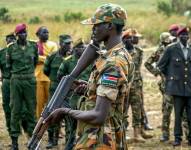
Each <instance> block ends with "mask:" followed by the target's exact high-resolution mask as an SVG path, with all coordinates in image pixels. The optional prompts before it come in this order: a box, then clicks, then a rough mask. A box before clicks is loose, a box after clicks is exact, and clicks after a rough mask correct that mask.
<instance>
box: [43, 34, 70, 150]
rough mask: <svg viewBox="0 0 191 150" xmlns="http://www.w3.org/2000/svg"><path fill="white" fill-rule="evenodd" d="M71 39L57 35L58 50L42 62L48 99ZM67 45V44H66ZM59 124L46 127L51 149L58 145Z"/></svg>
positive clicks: (53, 89)
mask: <svg viewBox="0 0 191 150" xmlns="http://www.w3.org/2000/svg"><path fill="white" fill-rule="evenodd" d="M71 42H72V39H71V37H70V36H69V35H60V36H59V45H60V48H59V50H58V51H56V52H54V53H52V54H51V55H50V56H48V57H47V58H46V60H45V64H44V74H45V75H47V76H48V77H49V79H50V81H51V82H50V88H49V100H50V99H51V97H52V96H53V94H54V91H55V90H56V88H57V86H58V84H59V80H58V79H57V72H58V69H59V67H60V65H61V63H62V62H63V60H64V58H65V56H66V52H67V51H68V50H70V49H71ZM66 45H67V46H66ZM59 129H60V125H59V124H55V125H52V126H51V127H49V129H48V145H47V147H46V148H47V149H51V148H53V147H54V146H57V145H58V135H59Z"/></svg>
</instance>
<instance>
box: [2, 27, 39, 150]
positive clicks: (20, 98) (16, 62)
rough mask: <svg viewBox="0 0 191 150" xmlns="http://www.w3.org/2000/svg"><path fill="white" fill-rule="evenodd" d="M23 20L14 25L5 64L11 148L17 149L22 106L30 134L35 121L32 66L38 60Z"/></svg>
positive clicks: (34, 92) (35, 46)
mask: <svg viewBox="0 0 191 150" xmlns="http://www.w3.org/2000/svg"><path fill="white" fill-rule="evenodd" d="M26 28H27V27H26V25H25V24H19V25H17V26H16V29H15V34H16V36H17V37H18V40H17V41H16V42H15V43H13V44H11V45H10V46H9V47H8V49H7V54H6V60H7V62H6V67H7V68H8V69H9V70H10V76H11V79H10V98H11V99H10V107H11V138H12V147H11V149H12V150H18V137H19V135H20V133H21V129H20V122H21V118H22V117H21V116H22V111H23V110H22V108H23V106H24V105H23V104H24V103H25V106H26V109H27V111H26V112H27V115H26V120H27V129H26V132H27V134H28V136H29V137H30V136H31V135H32V132H33V129H34V127H35V124H36V118H35V107H36V79H35V77H34V70H35V66H36V64H37V62H38V49H37V44H36V43H35V42H32V41H28V40H27V39H26V38H27V30H26Z"/></svg>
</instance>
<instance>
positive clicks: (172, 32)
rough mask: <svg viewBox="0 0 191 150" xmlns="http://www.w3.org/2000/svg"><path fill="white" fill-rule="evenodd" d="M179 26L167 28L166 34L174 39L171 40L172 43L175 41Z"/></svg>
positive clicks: (173, 25)
mask: <svg viewBox="0 0 191 150" xmlns="http://www.w3.org/2000/svg"><path fill="white" fill-rule="evenodd" d="M179 27H180V25H178V24H172V25H170V26H169V28H168V32H169V33H170V35H171V36H173V37H176V38H174V39H173V42H176V41H177V31H178V29H179Z"/></svg>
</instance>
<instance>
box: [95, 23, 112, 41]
mask: <svg viewBox="0 0 191 150" xmlns="http://www.w3.org/2000/svg"><path fill="white" fill-rule="evenodd" d="M108 26H109V23H99V24H95V25H94V26H93V28H92V40H94V41H97V42H102V41H106V40H107V39H108V37H109V30H108V29H109V27H108Z"/></svg>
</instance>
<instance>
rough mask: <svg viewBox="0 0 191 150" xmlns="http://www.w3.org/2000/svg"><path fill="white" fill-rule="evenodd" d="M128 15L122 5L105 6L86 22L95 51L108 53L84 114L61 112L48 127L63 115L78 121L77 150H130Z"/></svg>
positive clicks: (91, 86)
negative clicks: (125, 40) (126, 123)
mask: <svg viewBox="0 0 191 150" xmlns="http://www.w3.org/2000/svg"><path fill="white" fill-rule="evenodd" d="M126 18H127V16H126V12H125V10H124V9H123V8H121V7H120V6H119V5H115V4H104V5H102V6H100V7H98V9H97V10H96V12H95V14H94V15H93V17H92V18H90V19H88V20H85V21H83V22H82V23H83V24H91V25H93V28H92V36H91V37H92V40H93V41H92V43H91V44H90V45H89V46H91V47H92V48H93V49H94V50H95V51H98V50H99V48H98V47H99V44H98V43H101V42H104V45H105V48H106V50H104V51H99V56H98V58H97V60H96V62H95V66H94V68H93V70H92V73H91V75H90V78H89V83H88V87H87V88H88V90H87V93H86V94H87V96H86V98H85V100H84V102H83V104H82V105H81V107H80V110H73V109H68V108H60V109H57V110H55V111H54V112H53V113H52V114H51V115H50V116H49V117H48V118H47V119H46V120H45V123H46V122H47V123H52V122H54V121H55V119H58V118H59V117H60V116H62V115H63V114H67V115H69V116H71V117H74V118H75V119H77V120H78V126H79V127H80V128H78V130H77V143H76V145H75V148H74V149H76V150H79V149H95V150H98V149H104V150H114V149H120V148H123V149H125V150H126V149H127V147H126V142H125V140H121V139H124V138H122V137H124V136H122V135H123V134H122V133H125V132H124V127H123V122H122V120H123V119H124V113H123V110H124V104H125V102H124V101H125V98H126V96H127V93H128V91H129V90H128V88H129V86H130V82H131V81H132V76H133V64H132V62H131V57H130V56H129V54H128V52H127V51H126V50H125V48H124V45H123V44H122V41H121V33H122V30H123V27H124V24H125V21H126Z"/></svg>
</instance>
